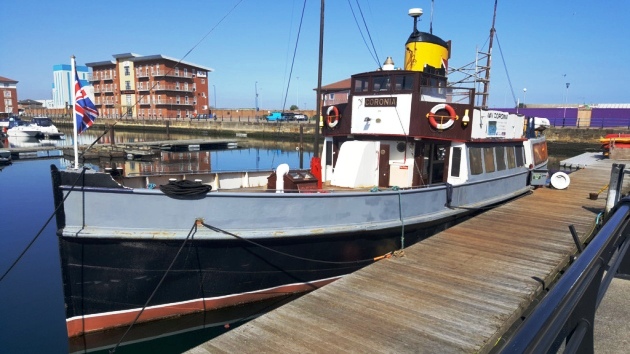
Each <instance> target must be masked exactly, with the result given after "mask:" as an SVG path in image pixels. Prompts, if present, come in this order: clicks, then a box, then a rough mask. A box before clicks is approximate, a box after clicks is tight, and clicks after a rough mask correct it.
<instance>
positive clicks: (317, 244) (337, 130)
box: [52, 9, 548, 336]
mask: <svg viewBox="0 0 630 354" xmlns="http://www.w3.org/2000/svg"><path fill="white" fill-rule="evenodd" d="M420 13H421V12H420ZM410 15H412V16H413V17H414V29H413V32H412V34H411V36H410V37H409V39H408V41H407V43H406V47H405V64H404V68H403V69H398V70H396V69H395V67H394V64H393V61H392V60H390V59H388V60H387V61H386V63H385V65H384V66H383V67H382V68H379V69H378V70H376V71H371V72H365V73H359V74H356V75H353V76H352V78H351V82H352V86H351V91H350V94H349V98H348V103H344V104H337V105H331V106H325V107H324V112H325V117H324V118H325V124H324V127H323V128H322V134H323V135H324V146H323V149H322V154H321V156H322V158H321V160H319V159H318V158H314V159H313V161H312V163H311V169H310V170H291V169H290V168H289V166H288V165H286V164H280V165H279V166H278V167H277V169H276V170H275V171H239V172H231V173H212V172H211V171H210V172H207V173H190V174H169V173H162V174H150V175H135V176H130V175H125V174H120V173H116V174H113V173H104V172H97V171H93V170H86V169H68V170H64V171H59V170H57V169H56V168H55V167H54V166H53V167H52V178H53V186H54V196H55V203H56V207H58V211H57V215H56V216H57V219H56V220H57V227H58V235H59V249H60V254H61V262H62V271H63V281H64V293H65V301H66V316H67V326H68V335H69V336H75V335H79V334H81V333H84V332H89V331H95V330H102V329H107V328H111V327H117V326H124V325H129V324H131V323H133V322H134V321H135V320H136V318H138V320H139V321H149V320H154V319H159V318H164V317H169V316H176V315H181V314H185V313H192V312H198V311H207V310H212V309H217V308H221V307H226V306H231V305H236V304H239V303H244V302H252V301H257V300H261V299H266V298H270V297H275V296H280V295H285V294H287V293H293V292H303V291H309V290H312V289H314V288H316V287H319V286H322V285H324V284H327V283H329V282H331V281H334V280H335V279H337V278H339V277H341V276H343V275H344V274H348V273H350V272H352V271H355V270H357V269H359V268H361V267H363V266H366V265H368V264H371V263H373V262H374V261H376V260H378V259H381V258H382V257H385V256H388V255H391V254H392V253H393V252H394V251H397V250H400V249H404V248H405V247H407V246H409V245H411V244H413V243H415V242H418V241H419V240H421V239H422V238H424V237H427V236H429V235H431V234H432V233H433V232H435V231H436V230H439V229H441V228H444V227H447V226H448V225H450V224H451V223H453V222H456V221H457V220H460V219H461V218H464V217H467V216H469V215H471V214H473V213H475V212H477V211H479V210H482V209H484V208H488V207H491V206H493V205H496V204H498V203H501V202H504V201H507V200H509V199H512V198H515V197H518V196H521V195H523V194H525V193H527V192H529V191H531V190H532V189H533V188H534V187H535V186H537V185H544V184H545V181H546V177H547V171H546V167H547V145H546V139H545V137H544V135H543V134H542V131H543V130H544V129H545V122H544V120H541V119H535V118H534V117H524V116H522V115H517V114H508V113H506V112H501V111H494V110H486V109H482V108H480V107H477V106H475V104H474V96H475V95H474V89H472V88H460V87H450V86H449V85H448V78H447V75H446V69H447V65H448V58H449V50H450V49H449V48H450V46H449V45H448V44H447V43H446V42H445V41H444V40H442V39H441V38H439V37H437V36H435V35H433V34H429V33H425V32H420V31H418V29H417V17H418V16H419V12H418V9H412V11H410ZM547 124H548V122H547ZM316 151H317V150H316ZM158 187H159V188H158ZM66 196H67V199H65V200H64V198H65V197H66ZM158 285H159V288H158ZM156 289H157V290H156ZM154 290H155V291H154ZM152 294H154V296H152ZM149 299H150V301H148V300H149ZM145 305H146V306H145Z"/></svg>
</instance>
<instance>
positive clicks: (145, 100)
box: [138, 98, 151, 106]
mask: <svg viewBox="0 0 630 354" xmlns="http://www.w3.org/2000/svg"><path fill="white" fill-rule="evenodd" d="M138 103H139V104H140V105H141V106H150V105H151V100H150V99H148V98H143V99H141V100H140V101H138Z"/></svg>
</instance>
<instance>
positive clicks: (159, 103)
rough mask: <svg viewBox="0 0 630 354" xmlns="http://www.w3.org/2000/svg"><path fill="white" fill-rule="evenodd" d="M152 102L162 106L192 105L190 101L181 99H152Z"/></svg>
mask: <svg viewBox="0 0 630 354" xmlns="http://www.w3.org/2000/svg"><path fill="white" fill-rule="evenodd" d="M153 103H154V104H156V105H162V106H192V105H193V104H192V102H189V103H186V102H183V101H179V102H178V101H172V102H170V101H166V100H153Z"/></svg>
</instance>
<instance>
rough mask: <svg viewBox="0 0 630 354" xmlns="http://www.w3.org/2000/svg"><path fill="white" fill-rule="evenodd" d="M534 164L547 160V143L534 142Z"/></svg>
mask: <svg viewBox="0 0 630 354" xmlns="http://www.w3.org/2000/svg"><path fill="white" fill-rule="evenodd" d="M533 148H534V164H535V165H539V164H541V163H543V162H545V160H547V143H546V142H542V143H538V144H534V146H533Z"/></svg>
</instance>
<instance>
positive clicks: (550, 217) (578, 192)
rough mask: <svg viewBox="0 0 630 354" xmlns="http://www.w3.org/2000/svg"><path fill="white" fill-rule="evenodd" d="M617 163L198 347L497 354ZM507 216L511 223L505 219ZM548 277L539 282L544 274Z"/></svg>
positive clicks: (554, 272) (554, 271) (597, 205)
mask: <svg viewBox="0 0 630 354" xmlns="http://www.w3.org/2000/svg"><path fill="white" fill-rule="evenodd" d="M611 164H612V162H611V161H609V160H603V161H597V162H596V163H594V164H591V165H589V166H588V168H587V169H583V170H579V171H576V172H574V173H572V174H571V175H570V176H571V185H570V186H569V187H568V188H567V189H565V190H555V189H552V188H543V189H538V190H536V191H534V193H533V194H532V195H529V196H526V197H524V198H519V199H517V200H515V201H512V202H510V203H507V204H505V205H502V206H500V207H497V208H495V209H492V210H489V211H486V212H484V213H482V214H480V215H478V216H476V217H474V218H471V219H469V220H467V221H465V222H463V223H460V224H458V225H456V226H453V227H451V228H449V229H447V230H445V231H442V232H440V233H439V234H437V235H434V236H432V237H430V238H428V239H426V240H423V241H421V242H419V243H417V244H415V245H413V246H411V247H408V248H407V249H405V252H404V256H403V257H399V258H391V259H385V260H382V261H379V262H377V263H375V264H373V265H370V266H368V267H365V268H363V269H361V270H359V271H357V272H355V273H353V274H350V275H348V276H345V277H343V278H342V279H340V280H338V281H336V282H334V283H332V284H329V285H327V286H325V287H323V288H321V289H318V290H316V291H313V292H311V293H310V294H307V295H305V296H303V297H301V298H299V299H297V300H294V301H293V302H291V303H289V304H286V305H284V306H283V307H281V308H279V309H276V310H274V311H272V312H270V313H267V314H265V315H263V316H261V317H259V318H257V319H255V320H253V321H251V322H248V323H246V324H244V325H242V326H240V327H239V328H236V329H234V330H232V331H230V332H228V333H226V334H224V335H222V336H219V337H217V338H215V339H213V340H211V341H209V342H206V343H204V344H202V345H201V346H199V347H197V348H194V349H192V350H191V351H190V352H191V353H207V352H212V353H226V352H251V351H254V350H255V351H257V352H281V351H282V352H303V353H314V352H322V351H330V352H392V353H394V352H440V353H454V352H479V353H486V352H488V351H490V350H491V349H492V348H493V346H494V345H495V343H496V342H497V341H498V340H499V339H500V338H501V336H502V335H504V334H505V333H506V331H507V330H508V329H509V328H510V327H511V326H512V325H513V324H514V323H515V322H517V321H519V320H520V318H521V316H523V315H524V313H525V312H526V311H527V309H528V308H529V307H530V306H531V305H532V303H533V302H534V300H535V299H536V298H538V297H539V296H540V295H541V294H542V293H543V292H544V290H545V289H544V288H543V285H542V284H541V282H540V280H543V281H544V282H545V287H549V285H550V283H551V282H552V281H554V280H556V279H557V278H558V277H559V276H560V274H561V271H562V270H563V268H565V267H566V266H567V265H568V264H569V262H570V260H571V257H572V256H573V255H574V254H575V253H576V252H577V248H576V246H575V244H574V242H573V239H572V237H571V234H570V232H569V228H568V226H569V225H574V226H575V228H576V231H577V232H578V235H579V236H580V238H581V239H582V240H585V238H586V237H587V236H588V233H589V231H590V230H591V229H592V228H593V223H594V221H595V219H596V217H597V215H598V213H599V212H600V211H602V210H603V208H604V206H605V198H603V196H602V198H598V200H591V199H590V198H589V193H591V192H597V191H598V190H599V189H601V187H602V186H603V185H605V184H606V183H608V180H609V178H610V168H611ZM502 221H505V222H502ZM537 279H539V280H537Z"/></svg>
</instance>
